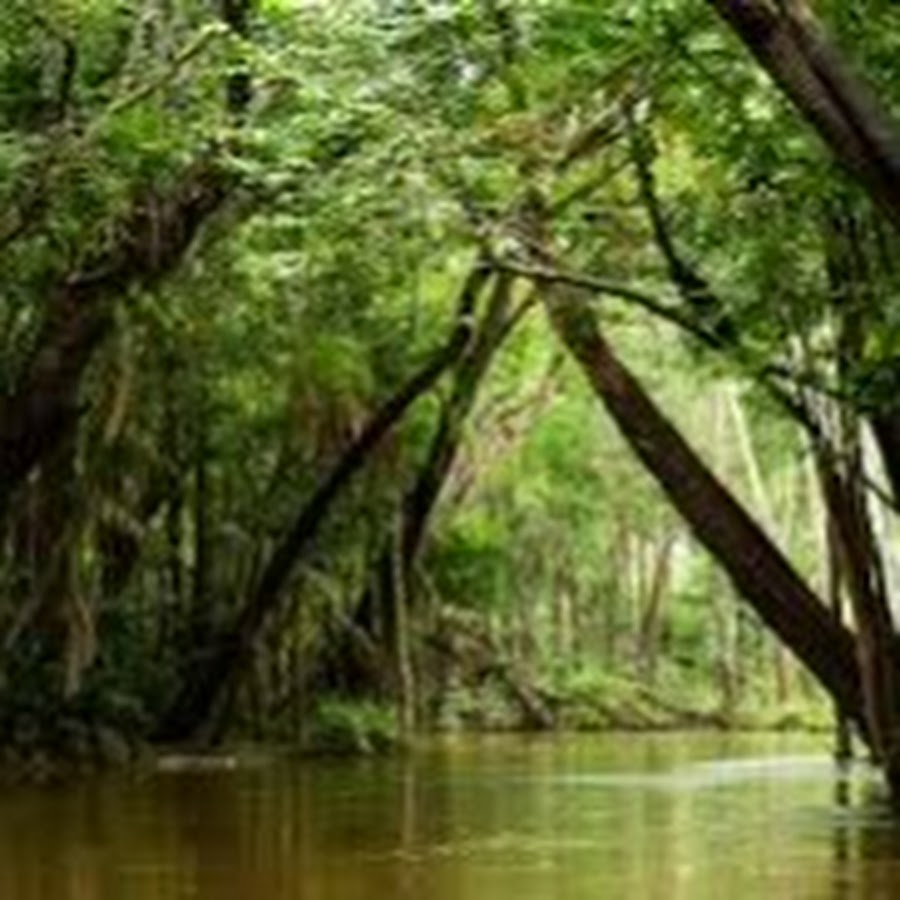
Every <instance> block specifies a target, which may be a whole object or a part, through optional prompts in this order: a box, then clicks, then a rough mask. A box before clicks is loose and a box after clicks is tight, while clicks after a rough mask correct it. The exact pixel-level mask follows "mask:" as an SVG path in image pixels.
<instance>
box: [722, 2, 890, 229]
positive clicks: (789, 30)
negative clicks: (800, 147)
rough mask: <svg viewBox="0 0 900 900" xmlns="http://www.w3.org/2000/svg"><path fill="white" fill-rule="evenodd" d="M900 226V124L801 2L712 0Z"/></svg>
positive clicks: (759, 60)
mask: <svg viewBox="0 0 900 900" xmlns="http://www.w3.org/2000/svg"><path fill="white" fill-rule="evenodd" d="M707 2H709V4H710V5H711V6H712V7H713V8H714V9H715V10H716V12H718V14H719V15H720V16H721V17H722V18H723V19H724V20H725V21H726V22H728V24H729V25H730V26H731V27H732V29H733V30H734V31H735V32H736V33H737V34H738V36H739V37H740V39H741V40H742V41H743V42H744V44H745V45H746V46H747V47H748V49H749V50H750V52H751V53H752V54H753V55H754V56H755V57H756V59H757V61H758V62H759V63H760V65H761V66H762V67H763V68H764V69H765V70H766V71H767V72H768V73H769V75H770V76H771V77H772V78H773V79H774V80H775V82H776V83H777V84H778V85H779V86H780V87H781V89H782V90H783V91H784V93H785V94H786V95H787V96H788V97H789V98H790V100H791V101H792V103H793V104H794V106H795V107H796V108H797V109H798V110H799V112H800V113H801V115H803V117H804V118H805V119H807V121H808V122H809V123H810V124H812V126H813V127H814V128H815V129H816V131H818V133H819V135H820V136H821V137H822V138H823V139H824V141H825V143H826V144H827V145H828V146H829V148H830V149H831V151H832V153H833V154H834V155H835V157H836V158H837V159H838V160H839V161H840V162H841V163H842V164H843V165H844V166H845V167H846V168H847V169H849V170H850V172H851V173H852V174H854V175H855V176H856V178H857V180H858V181H859V182H860V183H861V184H862V186H863V187H864V188H865V189H866V190H867V191H868V193H869V195H870V196H871V198H872V199H873V200H874V201H875V203H876V204H877V205H878V206H880V207H881V209H882V210H884V212H885V213H886V214H887V215H888V216H889V218H890V219H891V221H892V223H893V224H894V227H895V228H900V129H898V126H897V123H896V122H895V121H894V120H893V119H892V117H891V115H890V114H889V112H888V111H887V109H886V108H885V107H884V105H883V104H881V103H880V102H879V101H878V100H877V99H876V98H875V96H874V95H873V93H872V91H871V90H870V88H869V86H868V85H867V84H866V83H865V82H864V81H863V80H862V79H861V78H859V77H858V76H857V75H856V74H855V73H854V72H853V71H852V69H851V67H850V66H849V65H848V63H847V61H846V59H845V58H844V56H843V54H842V53H841V52H840V51H839V50H838V49H837V48H836V47H835V46H834V44H833V43H832V42H831V40H830V39H829V37H828V36H827V35H826V34H825V31H824V30H823V28H822V26H821V25H820V23H819V22H818V21H817V20H816V19H815V18H814V16H813V15H812V13H811V11H810V10H809V9H808V7H807V6H806V4H805V3H803V2H802V0H789V2H781V3H776V2H774V0H707Z"/></svg>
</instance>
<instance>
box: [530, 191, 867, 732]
mask: <svg viewBox="0 0 900 900" xmlns="http://www.w3.org/2000/svg"><path fill="white" fill-rule="evenodd" d="M545 223H546V203H545V201H544V199H543V197H541V196H540V194H538V193H537V192H533V193H532V196H531V197H530V200H529V204H528V206H527V207H526V208H525V209H524V210H523V215H522V225H523V228H524V230H525V231H526V233H527V234H528V235H529V246H530V247H531V249H532V252H535V253H538V254H539V255H540V256H541V257H542V259H541V262H542V263H544V264H547V265H549V266H551V267H553V266H554V264H555V254H554V252H553V250H552V243H551V236H550V234H549V233H548V231H547V227H546V224H545ZM543 291H544V293H543V297H544V303H545V307H546V309H547V313H548V316H549V319H550V322H551V325H552V327H553V329H554V330H555V332H556V333H557V335H558V336H559V338H560V339H561V341H562V342H563V344H564V345H565V346H566V347H567V349H568V350H569V352H570V353H571V354H572V356H573V357H574V359H575V360H576V361H577V363H578V364H579V366H580V367H581V369H582V370H583V372H584V374H585V376H586V377H587V379H588V382H589V384H590V385H591V387H592V388H593V390H594V392H595V393H596V394H597V396H598V397H599V398H600V400H601V401H602V402H603V404H604V406H605V407H606V409H607V411H608V412H609V414H610V415H611V416H612V418H613V420H614V421H615V422H616V424H617V425H618V427H619V430H620V431H621V432H622V435H623V436H624V437H625V439H626V441H627V442H628V443H629V445H630V446H631V448H632V449H633V450H634V452H635V454H636V455H637V456H638V458H639V459H640V460H641V462H642V463H643V464H644V466H645V467H646V469H647V470H648V472H650V474H651V475H653V477H654V478H655V479H656V481H657V482H658V484H659V485H660V487H661V488H662V489H663V491H664V492H665V494H666V496H667V497H668V498H669V500H670V501H671V502H672V504H673V506H674V507H675V508H676V509H677V510H678V512H679V513H680V514H681V515H682V516H683V518H684V519H685V521H686V522H687V524H688V525H689V526H690V528H691V530H692V531H693V533H694V535H695V536H696V537H697V539H698V540H699V541H700V542H701V543H702V544H703V545H704V546H705V547H706V548H707V549H708V550H709V551H710V553H711V554H712V555H713V557H714V558H715V559H716V560H717V561H718V562H719V564H720V565H721V566H722V567H723V568H724V569H725V571H726V572H727V573H728V575H729V577H730V579H731V581H732V583H733V584H734V586H735V588H736V590H737V592H738V593H739V594H740V596H742V597H743V598H744V599H745V600H746V601H747V602H748V603H749V604H750V605H751V606H752V607H753V608H754V609H755V610H756V612H757V614H758V615H759V616H760V618H761V619H762V620H763V621H764V622H765V623H766V624H767V625H768V626H769V628H771V629H772V630H773V631H774V632H775V634H776V635H777V636H778V637H779V638H780V639H781V640H782V641H784V643H785V644H787V646H788V647H790V648H791V650H792V651H793V652H794V654H795V655H796V656H797V657H798V658H799V659H800V661H801V662H803V663H804V664H805V665H806V666H807V668H809V669H810V671H811V672H812V673H813V674H814V675H815V676H816V677H817V678H818V680H819V682H820V683H821V684H822V685H823V687H824V688H825V689H826V690H827V691H828V693H829V694H830V695H831V696H832V697H833V698H834V700H835V702H836V703H837V704H838V706H839V707H840V708H841V709H842V710H844V711H845V713H846V715H847V716H848V718H851V719H852V720H853V721H854V722H855V723H857V724H858V726H859V727H860V729H861V731H862V732H863V733H864V734H865V735H866V736H868V728H867V723H866V720H865V712H864V704H863V698H862V686H861V682H860V675H859V667H858V665H857V660H856V646H855V640H854V638H853V635H852V634H851V633H850V632H849V631H847V630H846V629H845V628H843V627H841V626H840V625H838V624H837V623H836V622H835V621H834V619H833V618H832V616H831V614H830V613H829V611H828V609H827V608H826V607H825V605H824V604H823V603H822V602H821V601H820V600H819V598H818V597H817V596H816V595H815V594H814V593H813V591H812V590H811V589H810V588H809V587H808V586H807V585H806V583H805V582H804V581H803V579H802V578H801V577H800V576H799V575H798V574H797V572H796V571H795V570H794V569H793V567H792V566H791V564H790V563H789V562H788V560H787V559H785V557H784V556H783V555H782V553H781V552H780V551H779V550H778V548H777V547H775V546H774V545H773V544H772V542H771V541H770V540H769V538H768V537H767V536H766V534H765V532H764V531H763V530H762V529H761V528H760V527H759V525H758V524H757V523H756V522H755V521H754V520H753V518H752V517H751V516H750V515H749V514H748V513H747V512H746V510H745V509H744V508H743V507H742V506H741V505H740V503H738V501H737V500H736V499H735V498H734V497H733V496H732V494H731V493H730V492H729V491H728V489H727V488H726V487H725V486H724V485H723V484H722V483H721V482H720V481H719V480H718V479H717V478H716V477H715V475H714V474H713V473H712V472H711V471H710V470H709V469H708V468H707V466H706V464H705V463H704V462H703V461H702V460H701V459H700V457H699V456H698V455H697V454H696V452H695V451H694V450H693V449H692V448H691V446H690V445H689V444H688V443H687V441H686V440H685V439H684V437H682V435H681V434H680V433H679V432H678V431H677V430H676V428H675V427H674V426H673V425H672V423H671V422H669V420H668V419H667V418H666V417H665V415H664V414H663V413H662V412H661V411H660V410H659V409H658V407H657V406H656V405H655V404H654V402H653V401H652V400H651V398H650V397H649V396H648V395H647V393H646V392H645V391H644V389H643V387H642V386H641V384H640V383H639V382H638V381H637V379H636V378H635V377H634V375H632V373H631V372H630V371H629V370H628V368H627V367H626V366H625V365H624V364H623V363H622V362H621V361H620V360H619V359H618V358H617V356H616V355H615V353H614V351H613V349H612V347H611V346H610V345H609V343H608V342H607V341H606V339H605V338H604V336H603V334H602V333H601V331H600V329H599V327H598V325H597V322H596V319H595V317H594V315H593V313H592V312H591V310H590V309H589V308H588V307H587V306H586V305H585V303H584V301H583V297H582V294H581V293H580V292H578V291H577V290H575V289H573V288H571V287H567V286H564V285H560V284H547V285H545V286H544V288H543Z"/></svg>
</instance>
